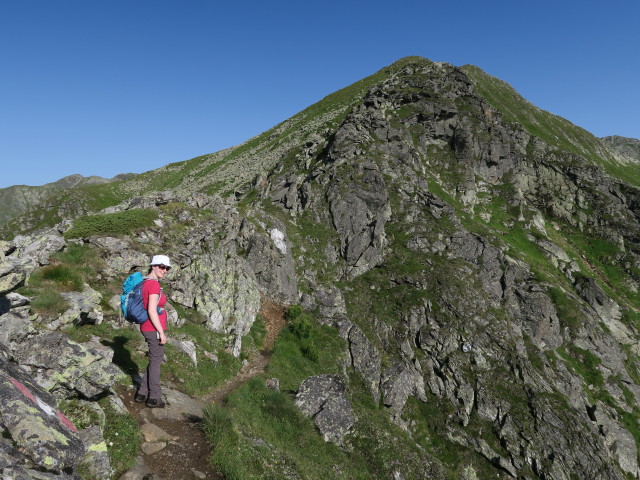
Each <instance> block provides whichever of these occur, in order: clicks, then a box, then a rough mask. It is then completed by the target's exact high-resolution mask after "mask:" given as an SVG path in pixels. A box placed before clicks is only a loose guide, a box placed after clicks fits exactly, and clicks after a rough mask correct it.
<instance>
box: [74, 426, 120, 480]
mask: <svg viewBox="0 0 640 480" xmlns="http://www.w3.org/2000/svg"><path fill="white" fill-rule="evenodd" d="M78 436H79V437H80V439H81V440H82V442H83V443H84V445H85V450H86V454H85V456H84V457H83V459H82V460H81V462H80V466H81V468H82V469H83V470H85V471H88V472H89V474H90V475H91V477H92V478H95V479H96V480H110V479H111V477H112V475H113V469H112V468H111V462H110V460H109V452H108V451H107V444H106V442H105V440H104V436H103V431H102V428H101V427H100V426H98V425H93V426H91V427H88V428H85V429H83V430H80V431H79V432H78Z"/></svg>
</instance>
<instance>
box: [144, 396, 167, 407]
mask: <svg viewBox="0 0 640 480" xmlns="http://www.w3.org/2000/svg"><path fill="white" fill-rule="evenodd" d="M147 407H149V408H164V407H165V403H164V402H163V401H162V399H161V398H150V399H149V400H147Z"/></svg>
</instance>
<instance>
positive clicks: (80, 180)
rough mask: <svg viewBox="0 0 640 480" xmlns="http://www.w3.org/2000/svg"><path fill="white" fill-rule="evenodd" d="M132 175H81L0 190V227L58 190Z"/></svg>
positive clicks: (97, 183)
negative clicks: (108, 176)
mask: <svg viewBox="0 0 640 480" xmlns="http://www.w3.org/2000/svg"><path fill="white" fill-rule="evenodd" d="M132 175H134V174H131V173H125V174H120V175H117V176H115V177H113V178H111V179H107V178H102V177H96V176H91V177H83V176H82V175H78V174H76V175H69V176H67V177H64V178H61V179H60V180H57V181H55V182H51V183H47V184H45V185H41V186H28V185H13V186H11V187H7V188H0V204H2V206H3V208H2V209H1V210H0V225H2V224H3V223H5V222H7V221H8V220H9V219H11V218H13V217H15V216H17V215H18V214H21V213H22V212H25V211H26V210H28V209H29V208H31V207H34V206H35V205H38V204H39V203H40V202H42V201H43V200H44V199H46V198H47V197H48V196H50V195H51V194H52V193H54V192H58V191H60V190H68V189H70V188H73V187H80V186H86V185H99V184H104V183H109V182H113V181H117V180H123V179H125V178H129V177H130V176H132Z"/></svg>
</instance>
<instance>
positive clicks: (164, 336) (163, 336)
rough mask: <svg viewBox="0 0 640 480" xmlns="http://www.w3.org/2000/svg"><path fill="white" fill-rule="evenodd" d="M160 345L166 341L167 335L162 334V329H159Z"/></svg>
mask: <svg viewBox="0 0 640 480" xmlns="http://www.w3.org/2000/svg"><path fill="white" fill-rule="evenodd" d="M159 333H160V345H164V344H165V343H167V336H166V335H165V334H164V330H160V332H159Z"/></svg>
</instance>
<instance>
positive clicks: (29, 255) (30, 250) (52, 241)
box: [11, 228, 66, 272]
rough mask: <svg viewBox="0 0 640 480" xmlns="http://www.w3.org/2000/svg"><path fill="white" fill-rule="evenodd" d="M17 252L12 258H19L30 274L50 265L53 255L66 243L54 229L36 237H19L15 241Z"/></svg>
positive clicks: (40, 233)
mask: <svg viewBox="0 0 640 480" xmlns="http://www.w3.org/2000/svg"><path fill="white" fill-rule="evenodd" d="M13 241H14V243H15V246H16V250H15V251H14V252H13V253H12V254H11V256H12V258H19V259H20V261H21V262H22V263H23V264H24V265H25V267H26V269H27V271H28V272H31V271H33V269H35V268H36V267H38V266H41V265H48V264H49V257H50V256H51V254H52V253H55V252H59V251H60V250H62V249H63V248H64V247H65V245H66V242H65V240H64V238H63V237H62V235H60V232H58V230H57V229H55V228H52V229H49V230H45V231H42V232H39V233H37V234H35V235H28V236H23V235H19V236H17V237H16V238H14V239H13Z"/></svg>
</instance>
